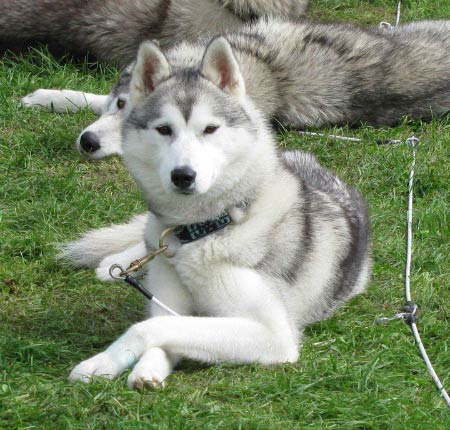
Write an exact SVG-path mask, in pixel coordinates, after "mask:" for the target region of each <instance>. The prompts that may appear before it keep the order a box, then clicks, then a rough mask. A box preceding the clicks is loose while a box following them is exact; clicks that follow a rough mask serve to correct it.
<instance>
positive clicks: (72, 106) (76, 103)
mask: <svg viewBox="0 0 450 430" xmlns="http://www.w3.org/2000/svg"><path fill="white" fill-rule="evenodd" d="M107 98H108V96H104V95H99V94H92V93H85V92H82V91H73V90H47V89H42V88H41V89H38V90H36V91H34V92H32V93H31V94H28V95H27V96H25V97H23V98H22V99H21V101H20V103H21V105H22V106H24V107H41V108H44V109H47V110H50V111H52V112H58V113H61V112H76V111H77V110H79V109H82V108H89V109H91V110H92V112H94V113H95V114H97V115H100V114H101V113H102V109H103V106H104V105H105V102H106V99H107Z"/></svg>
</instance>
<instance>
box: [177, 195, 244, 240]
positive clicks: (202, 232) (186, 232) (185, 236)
mask: <svg viewBox="0 0 450 430" xmlns="http://www.w3.org/2000/svg"><path fill="white" fill-rule="evenodd" d="M247 205H248V203H247V202H242V203H240V204H239V205H238V207H239V208H241V209H245V208H246V207H247ZM232 222H233V220H232V219H231V216H230V214H229V213H228V212H227V211H224V212H222V213H221V214H220V215H218V216H216V217H215V218H213V219H210V220H208V221H205V222H197V223H194V224H187V225H180V226H178V227H176V228H175V230H174V231H173V233H174V235H175V237H176V238H177V239H178V240H179V241H180V242H181V244H182V245H184V244H186V243H190V242H194V241H195V240H198V239H202V238H203V237H205V236H208V235H210V234H211V233H215V232H216V231H218V230H222V229H223V228H224V227H226V226H227V225H228V224H231V223H232Z"/></svg>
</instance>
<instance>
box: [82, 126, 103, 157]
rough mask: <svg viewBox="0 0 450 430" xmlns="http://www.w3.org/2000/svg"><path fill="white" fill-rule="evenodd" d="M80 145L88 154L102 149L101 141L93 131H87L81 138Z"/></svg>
mask: <svg viewBox="0 0 450 430" xmlns="http://www.w3.org/2000/svg"><path fill="white" fill-rule="evenodd" d="M80 145H81V147H82V148H83V150H84V151H86V152H95V151H98V150H99V149H100V140H99V139H98V137H97V135H96V134H95V133H92V131H86V132H84V133H83V134H82V135H81V137H80Z"/></svg>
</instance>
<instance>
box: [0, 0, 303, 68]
mask: <svg viewBox="0 0 450 430" xmlns="http://www.w3.org/2000/svg"><path fill="white" fill-rule="evenodd" d="M308 5H309V0H190V1H186V0H90V1H83V0H46V1H33V0H9V1H7V2H2V10H1V14H0V51H2V50H5V49H14V48H20V47H23V46H27V45H29V44H30V43H33V42H37V41H38V42H42V43H46V44H47V45H48V46H49V48H50V49H51V50H53V51H56V52H60V51H61V52H71V53H72V54H75V55H80V56H85V55H86V54H87V53H89V54H91V55H93V56H94V58H96V59H97V60H99V61H104V62H108V63H111V62H114V63H117V64H118V65H121V66H125V65H127V64H129V63H130V62H131V61H132V60H133V59H134V58H135V57H136V50H137V47H138V46H139V44H140V43H141V42H142V41H143V40H146V39H157V40H158V41H159V43H160V44H161V46H162V47H165V48H166V47H168V46H170V45H173V44H174V43H176V42H180V41H184V40H193V39H196V38H198V36H199V35H202V34H203V35H205V34H208V33H209V34H211V35H215V34H218V33H222V32H224V31H226V30H231V29H234V28H238V27H240V26H241V25H242V23H243V22H244V21H248V20H251V19H254V18H255V17H257V16H263V15H264V16H266V15H276V16H282V17H285V18H290V19H296V18H299V17H302V16H304V15H305V14H306V12H307V9H308Z"/></svg>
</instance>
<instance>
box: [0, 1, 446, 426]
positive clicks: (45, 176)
mask: <svg viewBox="0 0 450 430" xmlns="http://www.w3.org/2000/svg"><path fill="white" fill-rule="evenodd" d="M394 3H395V2H394V1H378V0H375V1H357V0H346V1H315V2H314V5H313V8H312V10H311V16H313V17H315V18H317V19H323V20H334V19H342V20H351V21H356V22H360V23H362V24H364V25H365V24H376V23H377V22H378V21H380V20H390V21H391V22H393V21H394V11H395V4H394ZM448 16H450V5H449V3H448V2H446V1H445V2H444V1H432V0H424V1H421V2H413V1H405V2H404V7H403V17H404V18H405V20H406V19H408V20H410V19H420V18H425V17H434V18H439V17H448ZM116 76H117V72H116V70H114V69H113V68H104V67H100V66H99V65H95V64H94V65H90V64H87V63H75V62H72V61H70V60H68V61H66V62H61V63H57V62H56V61H55V60H54V59H53V58H52V57H51V56H49V55H48V53H46V51H45V50H38V51H35V52H33V53H31V54H26V55H23V56H19V57H16V56H13V55H6V56H5V57H4V58H3V59H2V60H1V68H0V106H1V111H0V160H1V161H0V178H1V179H0V195H1V200H0V204H1V224H0V229H1V230H0V238H1V239H0V241H1V255H0V258H1V262H2V264H1V266H0V294H1V301H2V305H1V307H0V428H1V429H46V430H51V429H83V430H87V429H120V430H122V429H126V430H128V429H130V430H131V429H158V430H164V429H170V430H174V429H245V430H247V429H274V430H275V429H280V430H286V429H314V430H316V429H344V430H346V429H357V430H369V429H370V430H375V429H377V430H378V429H438V430H439V429H442V430H443V429H448V428H450V416H449V414H448V409H447V408H446V407H445V404H444V402H443V401H442V399H441V398H440V396H439V394H438V393H437V390H436V388H435V386H434V385H433V383H432V381H431V379H430V377H429V375H428V374H427V371H426V369H425V366H424V365H423V363H422V361H421V358H420V356H419V354H418V352H417V350H416V347H415V345H414V341H413V338H412V336H411V335H410V333H409V329H408V327H407V326H406V325H405V324H403V323H402V322H400V321H395V322H391V323H390V324H389V325H382V326H379V325H374V321H375V320H376V319H377V318H378V317H379V316H381V315H385V316H391V315H393V314H394V313H396V312H397V311H399V309H400V308H401V306H402V304H403V302H404V293H403V271H404V258H405V257H404V254H405V252H404V251H405V217H406V200H407V178H408V169H409V165H410V162H411V151H410V150H409V149H408V148H407V147H406V146H404V145H396V146H379V145H377V144H376V142H377V141H379V140H382V139H386V138H388V137H393V138H401V139H404V138H406V137H409V136H411V135H412V134H415V135H417V136H419V137H420V138H421V144H420V148H419V152H418V157H417V169H416V188H415V213H414V230H415V237H414V264H413V275H412V292H413V298H414V300H415V301H416V302H417V303H418V304H419V305H420V309H421V318H420V321H419V327H420V330H421V333H422V336H423V339H424V342H425V344H426V347H427V350H428V353H429V355H430V357H431V359H432V361H433V363H434V365H435V367H436V370H437V372H438V373H439V374H440V376H441V377H442V379H443V382H444V385H447V388H449V385H450V378H449V376H450V375H449V369H450V352H449V340H448V324H449V319H450V311H449V308H448V306H447V304H448V303H449V300H450V291H449V286H448V280H449V275H450V273H449V272H450V270H449V267H450V261H449V260H450V252H449V237H450V231H449V230H450V227H449V226H450V223H449V218H448V213H449V201H450V199H449V185H448V184H449V183H450V171H449V169H448V166H449V161H450V149H449V148H450V135H449V128H450V123H449V121H448V119H441V120H435V121H432V122H430V123H423V124H422V123H419V122H418V123H407V122H405V123H404V124H402V125H401V126H399V127H396V128H394V129H388V128H382V129H373V128H371V127H364V128H361V129H358V130H347V129H345V128H344V129H340V128H338V129H332V130H326V131H325V133H327V132H333V133H344V134H347V135H348V134H351V135H355V136H358V137H361V138H362V139H364V143H354V142H338V141H332V140H328V139H326V138H322V139H315V138H306V137H299V136H298V135H297V134H296V133H294V132H290V133H285V134H283V135H281V136H280V137H279V140H280V144H281V145H285V146H288V147H299V148H303V149H308V150H311V151H313V152H314V153H315V154H317V156H318V157H319V159H320V160H321V161H322V163H323V164H324V165H326V166H328V167H330V168H332V169H334V170H336V171H337V172H338V173H339V174H340V175H341V176H342V177H343V178H345V179H346V180H347V181H349V182H350V183H353V184H355V185H356V186H357V187H358V188H359V189H360V190H361V191H362V192H363V194H364V195H365V196H366V198H367V200H368V202H369V204H370V207H371V212H372V220H373V232H374V259H375V264H374V270H373V280H372V282H371V285H370V288H369V290H368V292H367V293H366V294H364V295H362V296H360V297H358V298H356V299H355V300H353V301H352V302H351V303H350V304H348V305H347V306H345V307H343V308H342V309H341V310H339V312H338V313H337V314H336V315H335V316H334V317H333V318H331V319H329V320H327V321H324V322H321V323H318V324H315V325H313V326H311V327H309V328H308V330H307V333H306V338H305V343H304V346H303V351H302V355H301V358H300V359H299V361H298V363H296V364H294V365H290V364H289V365H280V366H274V367H269V368H266V367H263V366H259V365H248V366H235V365H230V364H222V365H218V366H201V365H198V364H195V363H185V364H184V365H183V366H182V368H181V370H179V371H177V372H175V373H174V375H172V376H171V377H170V380H169V381H168V388H167V389H165V390H163V391H149V392H144V393H137V392H134V391H132V390H130V389H128V388H127V387H126V383H125V381H126V375H124V376H122V377H121V378H119V379H118V380H116V381H112V382H108V381H105V380H98V381H95V382H94V383H93V384H91V385H83V384H69V383H68V382H67V375H68V373H69V371H70V369H71V368H72V367H73V366H74V365H75V364H76V363H78V362H79V361H81V360H82V359H85V358H87V357H89V356H91V355H92V354H94V353H96V352H98V351H100V350H101V349H102V348H104V347H105V346H106V345H108V344H109V343H110V342H111V341H112V340H113V339H114V338H116V337H117V336H118V335H119V334H120V333H121V332H122V331H123V330H125V329H126V328H127V327H128V326H130V324H132V323H133V322H135V321H138V320H140V319H142V318H143V317H144V312H143V305H142V300H141V298H140V297H138V296H137V294H136V293H135V292H134V291H131V290H130V289H128V288H127V287H124V286H123V285H119V284H112V285H111V284H104V283H101V282H100V281H98V280H96V279H95V277H94V274H93V272H92V271H89V270H78V271H75V270H72V269H70V268H68V267H66V266H64V265H63V264H62V263H61V262H58V261H56V260H55V254H56V248H55V244H56V243H58V242H61V241H66V240H69V239H73V238H75V237H77V235H79V234H80V233H82V232H84V231H85V230H87V229H88V228H94V227H100V226H104V225H107V224H109V223H112V222H121V221H124V220H126V219H127V218H128V217H129V216H130V215H132V214H135V213H139V212H142V211H144V204H143V202H142V200H141V198H140V196H139V194H138V192H137V191H136V189H135V187H134V184H133V181H132V180H131V178H130V177H129V175H128V173H127V172H126V170H125V169H124V167H123V165H122V163H121V161H120V160H119V159H118V158H110V159H107V160H103V161H100V162H96V163H91V162H87V161H86V160H85V159H83V158H82V157H81V156H80V155H79V154H77V152H76V151H75V150H74V145H73V142H74V140H75V138H76V136H77V134H78V133H79V131H80V130H81V129H82V128H83V126H85V125H86V124H88V123H89V122H90V121H92V120H93V119H94V117H93V115H91V114H90V113H88V112H87V111H81V112H78V113H76V114H74V115H72V114H71V115H56V114H51V113H46V112H41V111H38V110H26V109H21V108H20V107H19V105H18V100H19V97H20V96H23V95H24V94H26V93H28V92H30V91H32V90H34V89H36V88H39V87H43V88H50V87H55V88H57V87H60V88H74V89H83V90H86V91H94V92H105V93H106V92H107V91H108V88H109V87H110V85H111V84H112V83H113V82H114V80H115V78H116Z"/></svg>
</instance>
